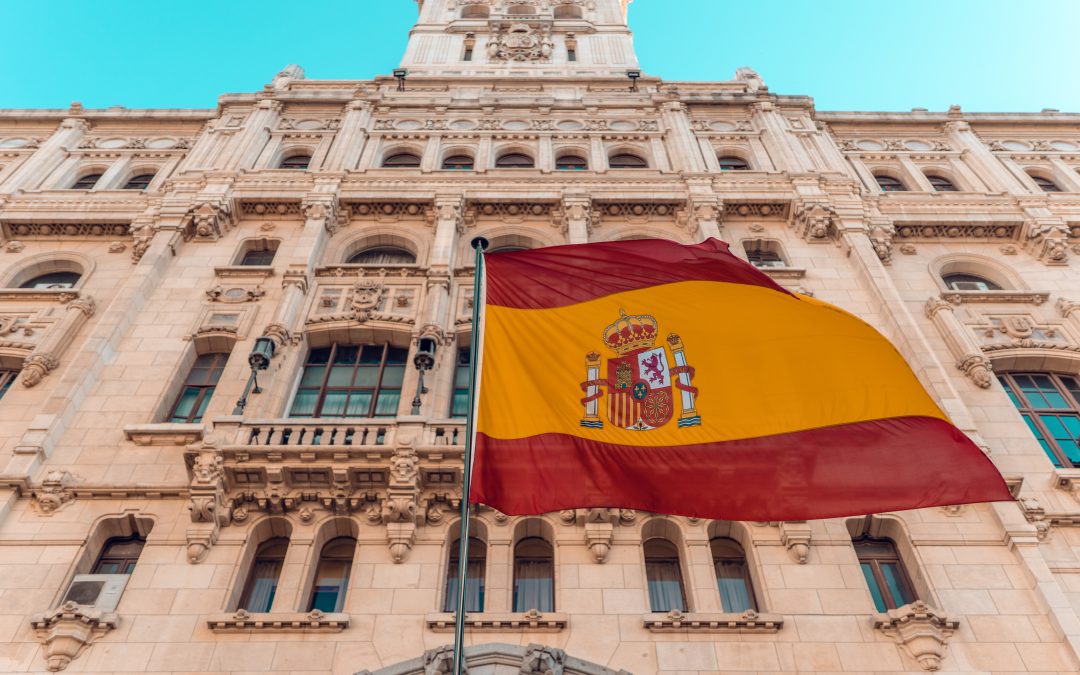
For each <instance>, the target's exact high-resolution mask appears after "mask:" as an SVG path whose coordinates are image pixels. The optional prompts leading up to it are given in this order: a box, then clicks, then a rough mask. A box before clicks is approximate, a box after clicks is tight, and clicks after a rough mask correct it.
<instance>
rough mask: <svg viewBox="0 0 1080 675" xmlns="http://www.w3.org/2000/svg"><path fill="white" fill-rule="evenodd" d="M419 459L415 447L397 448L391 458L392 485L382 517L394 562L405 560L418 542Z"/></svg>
mask: <svg viewBox="0 0 1080 675" xmlns="http://www.w3.org/2000/svg"><path fill="white" fill-rule="evenodd" d="M419 463H420V460H419V458H417V456H416V451H415V450H413V449H412V448H398V449H397V450H395V451H394V456H393V457H392V458H391V459H390V485H389V488H388V490H387V495H386V499H385V500H383V505H382V513H381V514H380V515H381V519H382V522H383V524H384V525H385V527H386V543H387V545H388V546H389V547H390V557H391V558H392V559H393V561H394V562H395V563H400V562H404V561H405V558H406V557H408V555H409V552H410V551H412V547H413V543H415V541H416V525H417V519H418V518H420V519H423V518H426V513H422V512H421V510H420V503H419V496H420V467H419Z"/></svg>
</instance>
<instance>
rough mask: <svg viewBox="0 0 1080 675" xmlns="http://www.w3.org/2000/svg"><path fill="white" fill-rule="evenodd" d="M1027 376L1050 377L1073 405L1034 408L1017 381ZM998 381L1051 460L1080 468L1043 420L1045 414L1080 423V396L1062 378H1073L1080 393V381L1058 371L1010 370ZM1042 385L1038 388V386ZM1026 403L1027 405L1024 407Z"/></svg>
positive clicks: (1062, 466) (1063, 466)
mask: <svg viewBox="0 0 1080 675" xmlns="http://www.w3.org/2000/svg"><path fill="white" fill-rule="evenodd" d="M1020 376H1026V377H1032V376H1046V377H1049V378H1050V382H1051V384H1052V385H1053V386H1054V388H1055V389H1056V390H1057V392H1056V393H1057V394H1058V395H1059V396H1061V397H1062V400H1063V401H1064V402H1065V403H1066V404H1067V405H1068V406H1069V407H1067V408H1038V407H1035V406H1034V405H1032V402H1031V401H1030V400H1029V399H1028V397H1027V395H1026V394H1025V393H1024V391H1023V389H1022V388H1021V387H1020V386H1019V384H1018V383H1017V381H1016V378H1017V377H1020ZM997 377H998V382H1000V383H1001V385H1002V387H1003V388H1004V389H1005V393H1006V394H1007V395H1008V396H1009V399H1010V400H1011V401H1012V403H1013V405H1014V406H1016V411H1017V412H1018V413H1020V416H1021V417H1022V418H1023V419H1024V422H1025V423H1026V424H1027V425H1028V429H1030V430H1031V433H1032V435H1033V436H1035V440H1037V441H1038V442H1039V445H1041V446H1042V448H1043V452H1045V453H1046V455H1047V458H1048V459H1050V461H1051V462H1052V463H1053V464H1054V465H1055V466H1057V467H1059V468H1080V461H1076V462H1074V461H1073V460H1071V459H1069V456H1068V454H1067V453H1066V452H1065V451H1064V450H1063V449H1062V448H1061V446H1060V445H1058V442H1057V440H1058V439H1056V438H1055V437H1054V434H1052V433H1050V429H1049V428H1048V427H1047V426H1046V423H1045V422H1044V421H1043V419H1042V416H1043V415H1054V416H1066V415H1070V414H1071V415H1073V416H1075V417H1076V418H1077V420H1080V395H1078V394H1074V393H1073V392H1072V391H1071V390H1070V389H1069V386H1068V385H1067V384H1065V383H1064V382H1063V381H1062V380H1061V378H1063V377H1070V378H1072V379H1073V380H1074V381H1075V382H1076V383H1077V386H1078V389H1077V391H1078V392H1080V378H1078V377H1077V376H1076V375H1074V374H1072V373H1061V372H1054V371H1025V370H1017V371H1006V372H1002V373H997ZM1036 386H1038V385H1036ZM1021 404H1023V405H1021Z"/></svg>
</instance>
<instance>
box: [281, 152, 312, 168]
mask: <svg viewBox="0 0 1080 675" xmlns="http://www.w3.org/2000/svg"><path fill="white" fill-rule="evenodd" d="M309 166H311V155H289V156H288V157H286V158H285V159H283V160H281V164H278V168H279V169H295V170H297V171H306V170H307V168H308V167H309Z"/></svg>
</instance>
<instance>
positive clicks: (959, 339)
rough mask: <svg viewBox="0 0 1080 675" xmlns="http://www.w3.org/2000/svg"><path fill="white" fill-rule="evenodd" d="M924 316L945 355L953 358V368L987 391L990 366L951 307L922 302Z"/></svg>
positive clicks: (935, 300)
mask: <svg viewBox="0 0 1080 675" xmlns="http://www.w3.org/2000/svg"><path fill="white" fill-rule="evenodd" d="M926 316H927V317H929V319H930V320H931V321H933V322H934V326H936V327H937V329H938V332H940V333H941V337H942V338H943V339H944V340H945V344H946V345H948V347H949V351H950V352H952V355H953V356H954V357H956V367H957V368H959V369H960V370H961V371H963V373H964V374H965V375H967V376H968V377H970V378H971V381H972V382H974V383H975V384H977V385H978V386H979V387H981V388H983V389H988V388H989V387H990V384H991V383H992V382H993V380H994V378H993V366H992V365H990V359H988V358H986V356H985V355H984V354H983V351H982V349H981V348H980V347H979V343H978V342H977V341H976V340H975V336H974V335H973V334H972V332H971V331H970V330H969V329H968V327H967V326H965V325H964V324H963V323H961V321H960V320H959V319H957V318H956V314H955V312H953V306H952V305H950V304H949V303H948V302H945V301H944V300H942V299H941V298H938V297H932V298H930V299H929V300H927V301H926Z"/></svg>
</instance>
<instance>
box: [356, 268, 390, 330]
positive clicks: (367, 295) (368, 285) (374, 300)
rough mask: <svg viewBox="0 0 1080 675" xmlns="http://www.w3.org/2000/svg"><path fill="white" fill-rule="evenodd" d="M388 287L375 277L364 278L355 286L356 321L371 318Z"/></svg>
mask: <svg viewBox="0 0 1080 675" xmlns="http://www.w3.org/2000/svg"><path fill="white" fill-rule="evenodd" d="M385 297H386V289H385V288H383V287H382V285H381V284H380V283H379V282H377V281H375V280H374V279H363V280H361V281H359V282H357V284H356V286H354V287H353V300H352V315H353V319H354V320H355V321H358V322H360V323H363V322H365V321H367V320H368V319H370V318H371V314H372V312H374V311H375V310H377V309H378V308H379V305H381V304H382V301H383V298H385Z"/></svg>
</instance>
